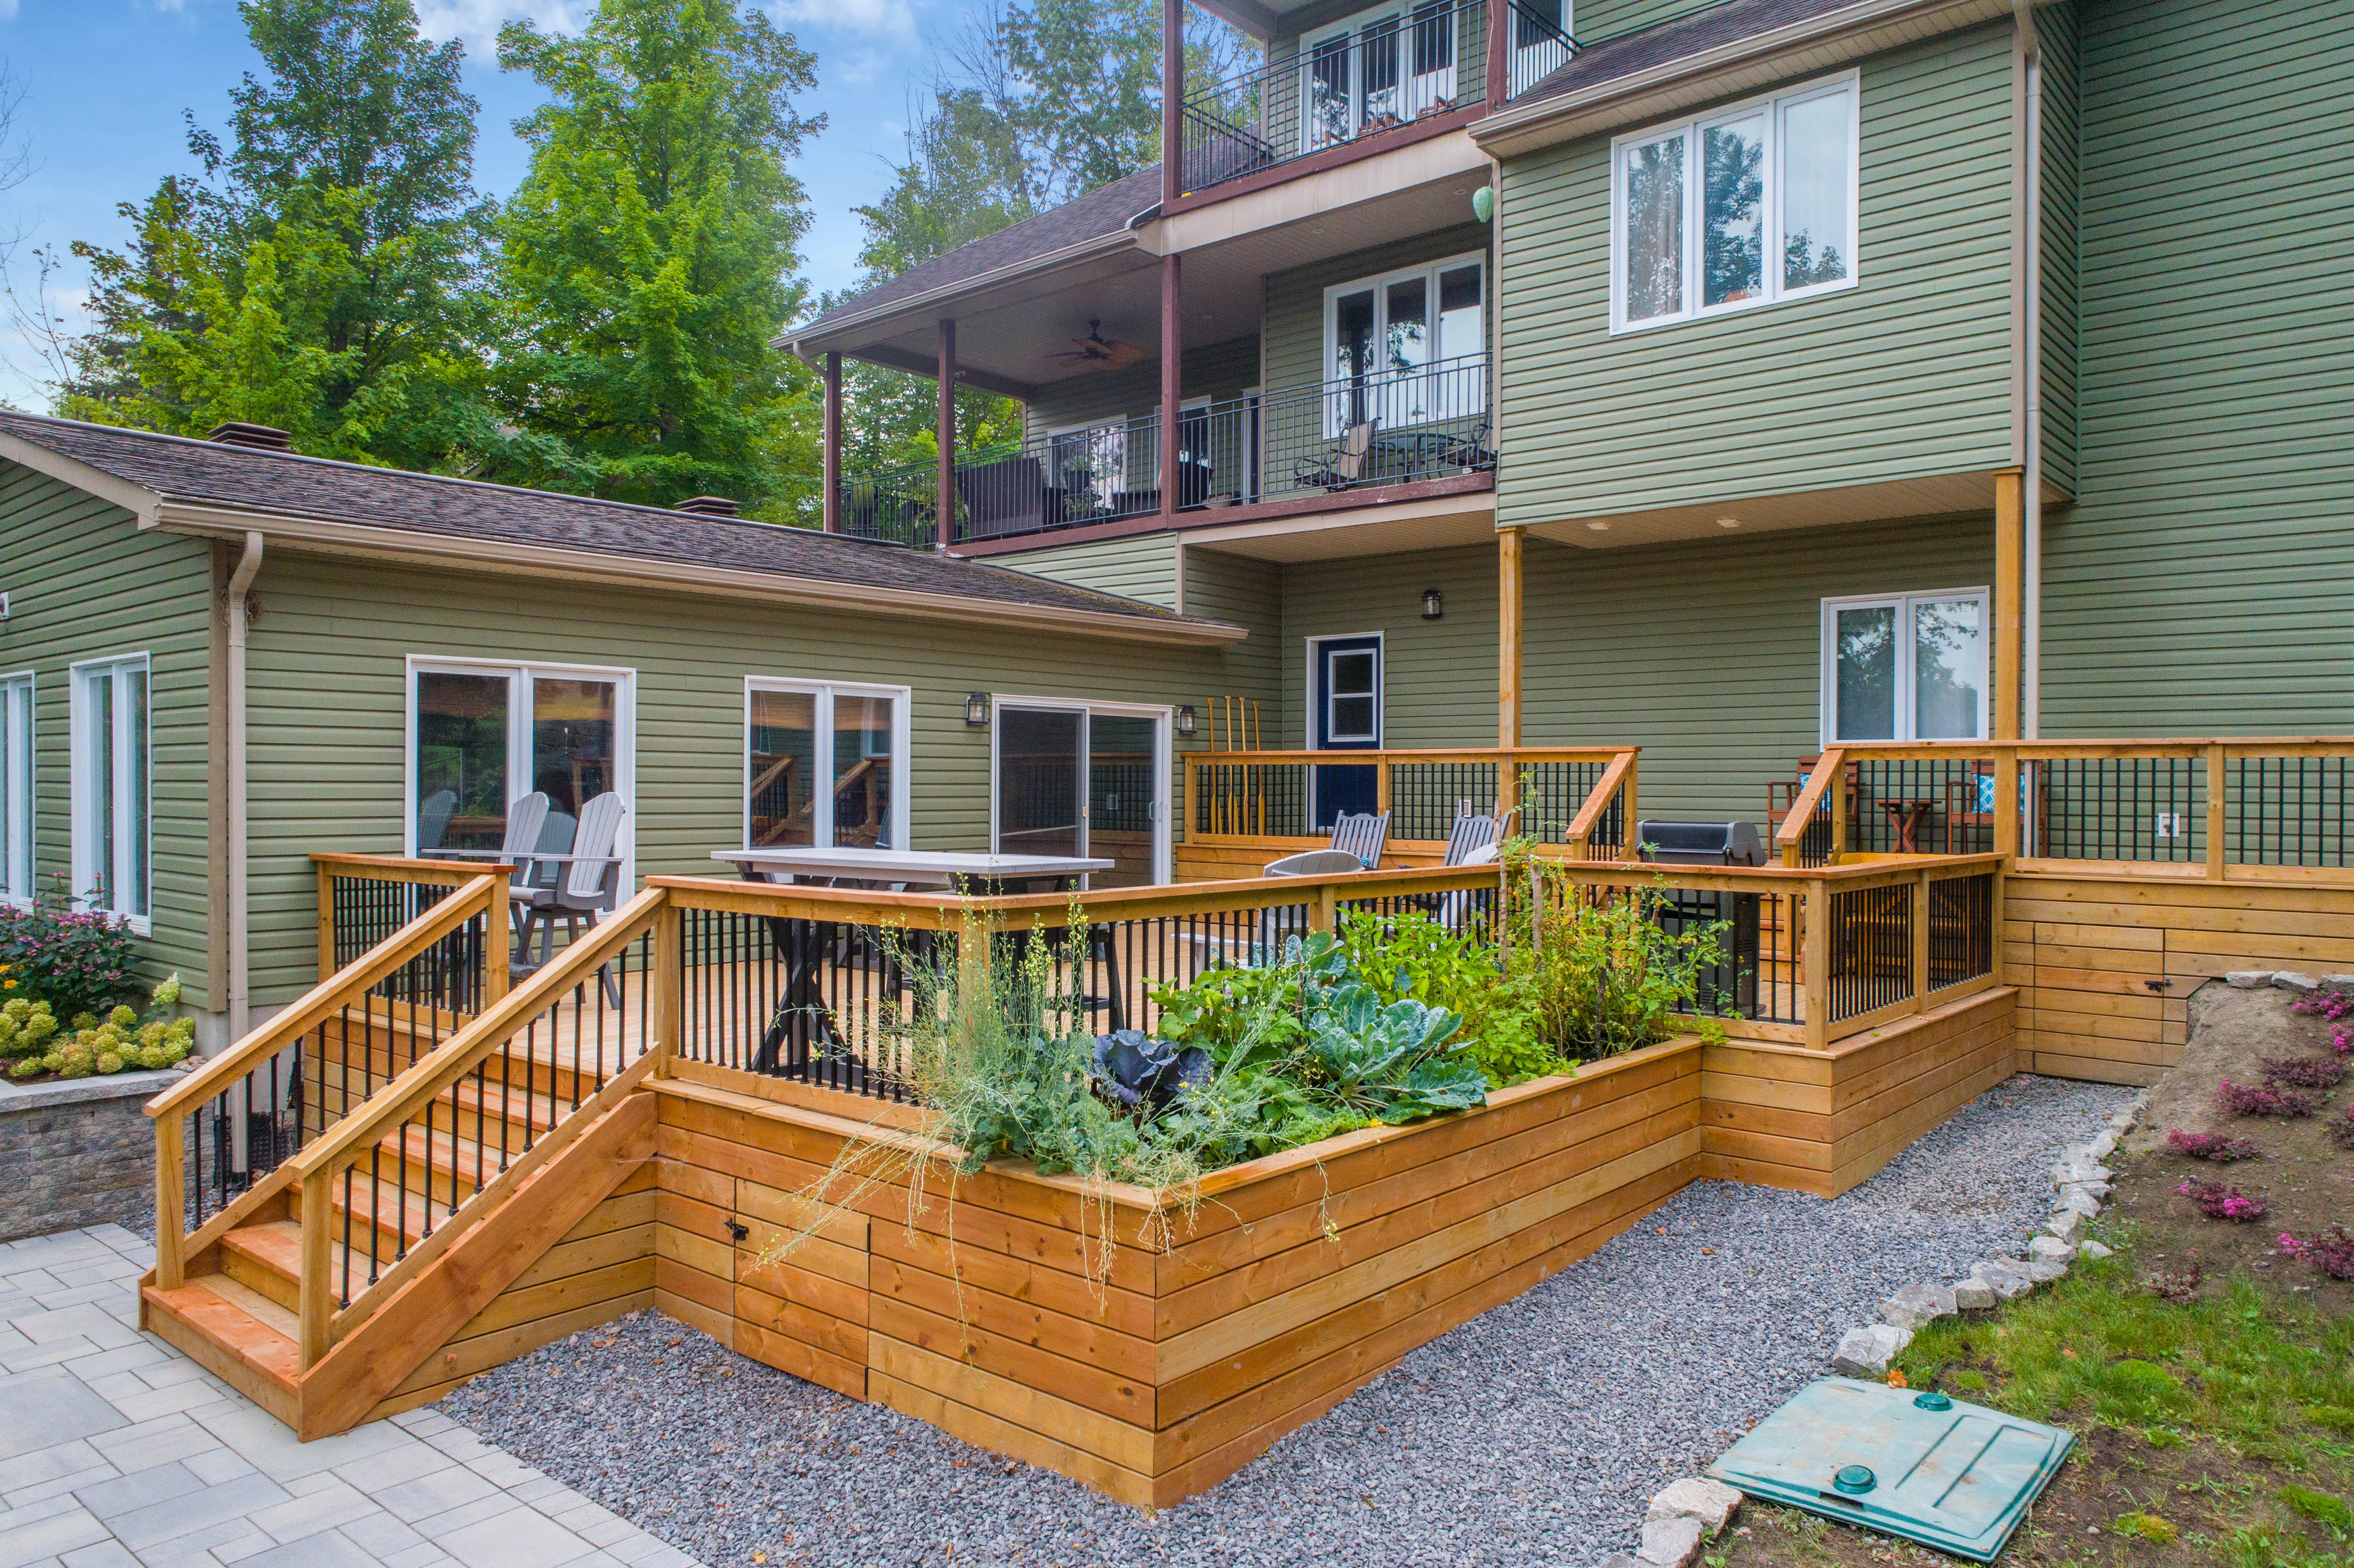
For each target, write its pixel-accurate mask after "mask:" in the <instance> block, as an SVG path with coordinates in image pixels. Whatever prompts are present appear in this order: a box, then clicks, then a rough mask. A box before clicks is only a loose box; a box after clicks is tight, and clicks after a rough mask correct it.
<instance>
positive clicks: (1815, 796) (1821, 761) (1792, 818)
mask: <svg viewBox="0 0 2354 1568" xmlns="http://www.w3.org/2000/svg"><path fill="white" fill-rule="evenodd" d="M1846 776H1847V752H1846V751H1845V750H1844V749H1842V748H1841V747H1836V746H1833V747H1826V748H1825V749H1824V751H1823V754H1822V755H1821V756H1820V757H1818V758H1815V770H1814V771H1813V772H1811V773H1809V774H1808V775H1807V783H1806V787H1805V788H1804V789H1800V790H1799V791H1798V798H1797V800H1793V801H1791V802H1790V809H1789V810H1787V811H1786V812H1784V813H1783V815H1782V821H1781V825H1780V826H1779V827H1776V829H1775V830H1774V847H1775V848H1776V849H1777V850H1779V851H1781V860H1782V863H1783V864H1784V865H1796V864H1797V863H1798V850H1799V845H1800V843H1801V842H1803V841H1804V840H1805V838H1806V836H1807V829H1808V827H1809V826H1810V825H1812V824H1813V822H1814V820H1815V813H1816V812H1817V811H1819V810H1821V809H1822V804H1823V791H1824V790H1826V789H1829V788H1830V787H1831V786H1832V785H1833V784H1835V783H1837V782H1838V781H1840V779H1844V778H1845V777H1846ZM1831 800H1832V803H1833V806H1834V808H1836V807H1837V806H1838V805H1840V804H1841V803H1843V802H1844V800H1846V797H1845V796H1844V795H1843V794H1841V795H1834V796H1832V797H1831ZM1839 853H1840V846H1839V845H1838V844H1837V843H1833V844H1832V845H1831V863H1832V864H1834V865H1836V864H1838V863H1839Z"/></svg>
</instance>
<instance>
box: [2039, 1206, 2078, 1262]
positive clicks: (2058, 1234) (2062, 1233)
mask: <svg viewBox="0 0 2354 1568" xmlns="http://www.w3.org/2000/svg"><path fill="white" fill-rule="evenodd" d="M2083 1232H2084V1215H2083V1214H2080V1213H2077V1212H2076V1211H2075V1210H2073V1209H2062V1210H2061V1211H2060V1212H2059V1213H2055V1214H2053V1215H2052V1217H2051V1218H2050V1219H2048V1220H2046V1221H2044V1222H2043V1234H2041V1235H2040V1236H2037V1237H2036V1238H2035V1241H2039V1242H2040V1241H2058V1242H2061V1243H2063V1244H2066V1243H2073V1241H2074V1240H2075V1239H2076V1237H2077V1236H2078V1235H2079V1234H2082V1233H2083ZM2027 1250H2028V1252H2029V1254H2030V1255H2033V1253H2034V1251H2035V1242H2030V1243H2028V1244H2027Z"/></svg>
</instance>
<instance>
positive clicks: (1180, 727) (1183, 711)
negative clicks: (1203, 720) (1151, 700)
mask: <svg viewBox="0 0 2354 1568" xmlns="http://www.w3.org/2000/svg"><path fill="white" fill-rule="evenodd" d="M1177 733H1178V734H1179V735H1181V736H1185V737H1186V738H1188V739H1191V738H1192V737H1193V705H1192V704H1190V703H1189V704H1187V705H1185V706H1183V707H1182V708H1179V709H1178V710H1177Z"/></svg>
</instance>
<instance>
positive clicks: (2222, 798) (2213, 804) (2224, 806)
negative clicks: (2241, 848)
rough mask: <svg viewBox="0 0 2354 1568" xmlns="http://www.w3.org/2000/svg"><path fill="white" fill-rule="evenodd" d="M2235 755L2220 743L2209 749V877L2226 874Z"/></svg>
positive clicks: (2212, 878) (2218, 880)
mask: <svg viewBox="0 0 2354 1568" xmlns="http://www.w3.org/2000/svg"><path fill="white" fill-rule="evenodd" d="M2231 781H2232V766H2231V754H2230V753H2229V752H2228V751H2227V750H2226V749H2225V748H2224V747H2222V746H2221V745H2220V744H2217V745H2212V746H2210V747H2208V748H2207V879H2208V880H2209V881H2210V882H2221V881H2222V880H2223V876H2224V866H2225V860H2224V854H2223V849H2224V845H2223V833H2224V826H2225V824H2226V823H2227V822H2229V821H2231V796H2230V795H2229V793H2228V790H2229V789H2230V787H2231Z"/></svg>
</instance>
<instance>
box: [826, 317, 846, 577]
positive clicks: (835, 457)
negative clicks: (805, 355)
mask: <svg viewBox="0 0 2354 1568" xmlns="http://www.w3.org/2000/svg"><path fill="white" fill-rule="evenodd" d="M824 439H825V514H824V515H825V531H826V532H827V533H829V534H839V533H841V532H842V355H839V354H836V353H833V352H832V351H829V352H828V353H827V354H826V356H825V438H824Z"/></svg>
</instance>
